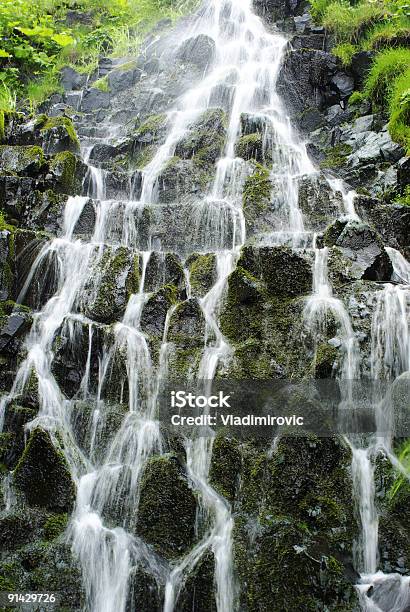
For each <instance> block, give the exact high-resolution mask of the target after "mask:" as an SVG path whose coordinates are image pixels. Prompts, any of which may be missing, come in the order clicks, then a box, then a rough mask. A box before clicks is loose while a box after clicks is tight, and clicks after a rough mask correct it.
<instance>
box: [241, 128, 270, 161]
mask: <svg viewBox="0 0 410 612" xmlns="http://www.w3.org/2000/svg"><path fill="white" fill-rule="evenodd" d="M235 154H236V155H237V156H238V157H242V159H245V160H251V159H254V160H255V161H257V162H263V161H264V147H263V138H262V135H261V134H259V133H255V134H246V135H245V136H241V138H240V139H239V140H238V142H237V143H236V145H235Z"/></svg>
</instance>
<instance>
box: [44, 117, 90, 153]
mask: <svg viewBox="0 0 410 612" xmlns="http://www.w3.org/2000/svg"><path fill="white" fill-rule="evenodd" d="M35 126H36V128H37V129H39V130H40V134H41V136H42V139H43V146H44V150H45V151H46V153H48V154H53V153H60V152H61V151H71V152H72V153H78V152H79V150H80V141H79V140H78V136H77V133H76V131H75V128H74V125H73V122H72V121H71V119H70V118H69V117H47V115H39V117H38V118H37V119H36V123H35Z"/></svg>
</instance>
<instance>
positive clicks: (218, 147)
mask: <svg viewBox="0 0 410 612" xmlns="http://www.w3.org/2000/svg"><path fill="white" fill-rule="evenodd" d="M225 135H226V116H225V113H224V111H223V110H222V109H220V108H211V109H209V110H207V111H206V112H205V113H204V114H203V115H202V116H201V117H200V118H199V119H198V120H197V121H195V122H194V123H193V124H192V125H190V126H189V131H188V134H187V135H186V136H184V138H183V139H182V140H180V141H179V143H178V144H177V146H176V149H175V155H177V156H178V157H181V158H182V159H191V158H195V160H196V161H197V162H198V163H205V164H213V163H215V162H216V160H217V159H218V158H219V157H220V156H221V155H222V150H223V146H224V143H225Z"/></svg>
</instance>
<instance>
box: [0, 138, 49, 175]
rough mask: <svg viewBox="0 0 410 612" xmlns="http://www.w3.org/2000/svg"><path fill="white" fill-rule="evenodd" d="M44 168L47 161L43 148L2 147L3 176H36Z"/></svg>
mask: <svg viewBox="0 0 410 612" xmlns="http://www.w3.org/2000/svg"><path fill="white" fill-rule="evenodd" d="M44 166H45V159H44V153H43V150H42V148H41V147H37V146H14V147H13V146H8V145H1V146H0V167H1V173H2V174H3V175H4V174H6V175H12V176H13V175H16V174H17V175H19V176H36V175H38V174H39V172H41V170H42V169H44Z"/></svg>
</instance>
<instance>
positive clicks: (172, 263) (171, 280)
mask: <svg viewBox="0 0 410 612" xmlns="http://www.w3.org/2000/svg"><path fill="white" fill-rule="evenodd" d="M183 279H184V270H183V268H182V265H181V261H180V259H179V257H178V255H176V254H175V253H160V252H157V251H154V252H153V253H152V254H151V257H150V258H149V261H148V264H147V269H146V272H145V282H144V291H145V292H150V291H156V290H157V289H160V288H161V287H163V286H164V285H175V286H176V287H180V286H181V285H182V283H183Z"/></svg>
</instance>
